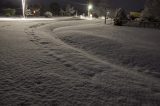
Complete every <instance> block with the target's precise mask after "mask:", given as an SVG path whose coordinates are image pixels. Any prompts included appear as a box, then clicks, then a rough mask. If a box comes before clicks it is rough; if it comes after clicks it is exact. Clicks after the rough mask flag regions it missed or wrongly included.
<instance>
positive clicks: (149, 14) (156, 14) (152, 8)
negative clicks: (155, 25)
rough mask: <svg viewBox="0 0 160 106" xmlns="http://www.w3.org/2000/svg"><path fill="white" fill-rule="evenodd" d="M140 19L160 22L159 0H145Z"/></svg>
mask: <svg viewBox="0 0 160 106" xmlns="http://www.w3.org/2000/svg"><path fill="white" fill-rule="evenodd" d="M142 18H143V19H147V20H149V21H156V20H159V21H160V0H147V1H146V4H145V9H144V11H143V15H142Z"/></svg>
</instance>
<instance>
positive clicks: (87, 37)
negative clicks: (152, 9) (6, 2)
mask: <svg viewBox="0 0 160 106" xmlns="http://www.w3.org/2000/svg"><path fill="white" fill-rule="evenodd" d="M159 35H160V30H155V29H147V28H133V27H118V26H113V25H111V24H110V21H108V25H104V24H103V22H102V20H92V21H91V20H74V19H70V18H69V19H67V18H65V19H63V18H61V19H58V18H57V19H55V20H53V21H20V22H17V21H11V22H9V21H5V22H3V21H1V22H0V106H159V105H160V79H159V78H160V42H159V41H160V36H159Z"/></svg>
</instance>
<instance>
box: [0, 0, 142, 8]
mask: <svg viewBox="0 0 160 106" xmlns="http://www.w3.org/2000/svg"><path fill="white" fill-rule="evenodd" d="M7 1H11V2H13V3H15V4H20V2H21V0H0V5H2V4H3V3H5V2H7ZM28 1H31V3H40V2H42V3H45V4H49V3H51V2H53V1H56V2H59V3H60V4H61V5H65V4H67V3H69V2H70V3H72V4H75V5H84V4H85V3H86V1H87V0H28ZM102 1H104V2H105V1H107V0H102ZM109 1H111V3H112V6H113V7H115V8H116V7H122V8H126V9H131V10H135V9H142V8H143V6H144V2H145V0H109Z"/></svg>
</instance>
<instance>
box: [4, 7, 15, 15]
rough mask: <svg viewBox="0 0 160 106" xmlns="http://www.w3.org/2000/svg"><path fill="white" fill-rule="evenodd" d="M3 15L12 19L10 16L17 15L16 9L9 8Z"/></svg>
mask: <svg viewBox="0 0 160 106" xmlns="http://www.w3.org/2000/svg"><path fill="white" fill-rule="evenodd" d="M3 13H4V15H5V16H7V17H10V16H14V15H15V13H16V10H15V9H11V8H7V9H4V10H3Z"/></svg>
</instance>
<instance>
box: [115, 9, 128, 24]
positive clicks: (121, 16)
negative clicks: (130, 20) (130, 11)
mask: <svg viewBox="0 0 160 106" xmlns="http://www.w3.org/2000/svg"><path fill="white" fill-rule="evenodd" d="M126 20H127V14H126V12H125V10H124V9H122V8H119V9H118V10H117V12H116V15H115V18H114V25H119V26H121V25H122V24H123V22H125V21H126Z"/></svg>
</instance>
